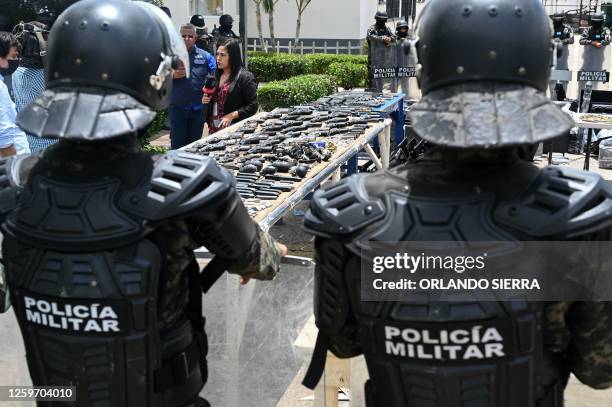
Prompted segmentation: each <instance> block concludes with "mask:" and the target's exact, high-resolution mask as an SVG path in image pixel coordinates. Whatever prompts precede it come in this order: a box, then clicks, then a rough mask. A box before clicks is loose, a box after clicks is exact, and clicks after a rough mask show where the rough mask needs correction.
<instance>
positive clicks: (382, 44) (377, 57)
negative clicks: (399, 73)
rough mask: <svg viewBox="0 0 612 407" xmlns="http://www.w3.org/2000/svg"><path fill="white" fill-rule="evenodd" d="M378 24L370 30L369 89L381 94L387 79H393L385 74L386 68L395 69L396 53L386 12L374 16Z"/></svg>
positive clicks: (378, 12) (393, 37)
mask: <svg viewBox="0 0 612 407" xmlns="http://www.w3.org/2000/svg"><path fill="white" fill-rule="evenodd" d="M374 19H375V21H376V23H375V24H374V25H372V26H371V27H370V28H369V29H368V33H367V37H366V38H367V41H368V81H369V87H370V88H372V89H375V90H377V91H379V92H382V91H383V87H384V83H385V78H393V77H394V76H393V75H391V76H389V75H388V74H387V73H385V72H383V70H384V69H385V68H387V69H389V70H390V69H394V66H395V52H394V51H393V49H392V47H391V46H392V44H393V43H394V41H395V36H394V35H393V33H392V32H391V30H390V29H389V27H387V20H388V19H389V17H388V16H387V13H386V12H384V11H377V12H376V14H375V15H374Z"/></svg>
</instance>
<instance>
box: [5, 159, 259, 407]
mask: <svg viewBox="0 0 612 407" xmlns="http://www.w3.org/2000/svg"><path fill="white" fill-rule="evenodd" d="M111 164H112V163H111ZM30 168H31V170H30ZM110 168H112V169H109V170H108V171H106V172H105V173H104V172H103V173H101V174H100V175H99V177H95V176H93V177H92V176H91V174H90V176H83V178H81V179H79V176H78V175H75V173H69V174H67V173H65V172H61V171H59V170H57V168H56V166H54V165H53V163H52V162H49V161H46V160H45V159H44V158H43V159H40V160H39V159H38V158H37V157H28V158H25V159H8V160H4V161H2V162H1V164H0V174H1V176H0V179H2V180H3V182H2V184H0V186H1V187H2V189H1V190H0V196H2V198H3V199H2V208H0V215H1V217H2V219H0V220H2V222H3V225H2V231H3V234H4V241H3V250H2V252H3V255H4V261H5V265H6V274H7V281H8V285H9V289H10V293H11V300H12V303H13V306H14V309H15V313H16V316H17V320H18V321H19V325H20V328H21V331H22V335H23V338H24V343H25V347H26V350H27V359H28V365H29V369H30V373H31V376H32V380H33V383H34V384H35V385H39V386H42V385H66V386H68V385H73V386H76V399H77V402H76V404H75V405H77V406H93V405H98V403H100V404H99V405H108V406H117V407H120V406H182V405H185V404H187V403H191V402H193V400H194V399H195V398H196V397H197V395H198V393H199V391H200V390H201V388H202V387H203V385H204V383H205V381H206V378H207V370H206V360H205V356H206V353H207V341H206V335H205V334H204V320H203V318H202V316H201V315H202V311H201V299H200V298H201V289H200V285H199V280H198V278H199V268H198V266H197V263H196V260H195V258H194V257H193V254H191V255H190V256H189V258H190V259H191V260H190V261H188V262H186V263H188V264H187V266H186V268H185V269H183V270H182V272H181V273H180V274H179V275H169V274H168V273H169V272H168V266H169V264H167V258H168V257H167V246H168V245H169V239H173V238H175V237H174V236H168V235H166V234H164V233H165V232H164V231H163V230H162V228H163V227H164V226H165V225H168V224H171V223H173V222H179V221H185V220H189V224H191V225H192V227H200V228H204V229H208V230H210V231H211V232H210V233H209V237H208V238H209V239H210V241H211V244H210V246H211V250H212V251H213V252H216V253H225V254H226V255H227V256H228V257H229V258H234V256H239V255H240V253H243V252H245V251H246V250H248V248H249V246H248V245H250V242H251V241H252V240H253V238H254V235H255V228H254V227H253V224H252V222H250V218H249V217H248V214H247V213H246V209H244V207H243V206H241V205H240V200H239V198H238V197H237V195H236V194H235V192H233V185H232V182H233V181H232V177H231V175H230V174H229V173H228V172H227V171H226V170H224V169H221V168H220V167H219V166H218V165H217V164H216V163H215V162H214V161H213V160H212V159H209V158H207V157H206V158H204V157H201V156H197V155H192V154H187V153H182V152H171V153H168V154H166V155H164V156H162V157H159V158H158V159H157V162H155V164H154V163H153V160H151V157H150V155H148V154H147V153H138V154H136V155H133V156H131V160H130V163H129V164H126V165H124V166H123V167H121V166H115V167H114V168H113V166H111V167H110ZM26 179H27V183H26V184H25V186H20V180H26ZM214 222H222V223H223V224H224V225H229V226H230V227H229V229H228V231H227V233H232V235H233V234H237V235H238V236H240V239H236V236H233V237H230V236H229V234H228V235H227V236H226V235H224V233H225V232H221V233H216V234H215V233H213V231H215V230H218V229H220V228H219V227H218V225H217V226H214V225H215V223H214ZM241 225H242V227H241ZM213 234H214V236H212V235H213ZM242 238H244V240H243V239H242ZM228 242H231V243H228ZM241 242H243V243H245V245H243V246H242V247H240V243H241ZM191 249H193V248H191ZM185 275H187V279H188V281H189V282H188V284H186V286H185V290H187V291H186V292H185V297H186V298H185V301H187V304H186V307H185V310H181V311H180V312H179V313H178V317H177V318H175V319H174V320H172V322H171V324H170V325H168V326H166V325H163V324H162V322H160V321H162V320H163V319H162V317H161V316H160V312H161V311H162V310H161V309H160V303H162V298H161V297H162V296H163V295H164V294H165V293H164V291H163V290H164V287H165V285H164V282H166V281H168V280H169V279H181V280H182V279H183V278H184V276H185ZM187 292H188V293H189V294H187ZM187 297H188V298H187ZM166 322H167V321H166Z"/></svg>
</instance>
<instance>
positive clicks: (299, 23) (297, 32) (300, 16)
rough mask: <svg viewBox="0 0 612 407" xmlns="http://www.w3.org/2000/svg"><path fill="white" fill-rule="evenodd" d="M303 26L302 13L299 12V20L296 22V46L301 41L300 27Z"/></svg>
mask: <svg viewBox="0 0 612 407" xmlns="http://www.w3.org/2000/svg"><path fill="white" fill-rule="evenodd" d="M301 28H302V13H298V18H297V22H296V24H295V46H296V47H297V46H298V43H299V42H300V29H301Z"/></svg>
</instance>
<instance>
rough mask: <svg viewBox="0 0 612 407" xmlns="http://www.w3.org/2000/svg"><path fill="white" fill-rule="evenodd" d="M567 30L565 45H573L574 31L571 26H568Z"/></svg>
mask: <svg viewBox="0 0 612 407" xmlns="http://www.w3.org/2000/svg"><path fill="white" fill-rule="evenodd" d="M565 29H566V30H567V38H566V39H565V41H564V42H565V43H566V44H573V43H574V29H573V28H572V27H571V26H567V27H566V28H565Z"/></svg>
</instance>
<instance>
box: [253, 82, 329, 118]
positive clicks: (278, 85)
mask: <svg viewBox="0 0 612 407" xmlns="http://www.w3.org/2000/svg"><path fill="white" fill-rule="evenodd" d="M336 90H337V85H336V79H335V78H334V77H332V76H329V75H300V76H295V77H293V78H290V79H287V80H284V81H274V82H270V83H268V84H266V85H262V86H260V87H259V90H258V92H257V93H258V97H259V105H260V107H261V109H262V110H264V111H268V112H269V111H271V110H273V109H275V108H277V107H291V106H296V105H302V104H305V103H309V102H313V101H315V100H317V99H319V98H321V97H323V96H327V95H331V94H332V93H335V92H336Z"/></svg>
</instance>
